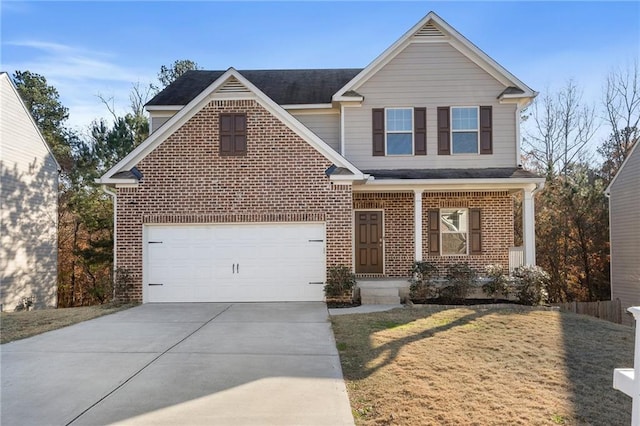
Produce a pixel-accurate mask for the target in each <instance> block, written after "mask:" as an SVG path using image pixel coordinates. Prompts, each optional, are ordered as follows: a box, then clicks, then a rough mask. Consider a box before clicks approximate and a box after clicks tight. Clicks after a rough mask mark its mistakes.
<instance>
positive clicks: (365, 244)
mask: <svg viewBox="0 0 640 426" xmlns="http://www.w3.org/2000/svg"><path fill="white" fill-rule="evenodd" d="M382 272H383V270H382V212H379V211H378V212H373V211H371V212H366V211H362V212H356V273H358V274H381V273H382Z"/></svg>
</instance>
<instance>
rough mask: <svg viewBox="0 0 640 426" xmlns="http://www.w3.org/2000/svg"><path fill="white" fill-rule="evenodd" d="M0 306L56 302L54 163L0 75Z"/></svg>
mask: <svg viewBox="0 0 640 426" xmlns="http://www.w3.org/2000/svg"><path fill="white" fill-rule="evenodd" d="M0 175H1V177H0V220H1V221H2V224H1V230H0V304H2V310H5V311H13V310H14V309H15V308H16V306H17V305H18V303H20V302H21V300H22V298H23V297H29V296H34V297H35V305H36V306H37V307H55V306H56V305H57V278H58V272H57V271H58V267H57V263H58V259H57V257H58V248H57V246H58V242H57V226H58V165H57V163H56V161H55V159H54V158H53V155H52V154H51V152H50V151H49V149H48V147H47V146H46V144H45V142H44V141H43V139H42V138H41V136H40V134H39V132H38V129H37V128H36V126H35V124H34V122H33V121H32V119H31V117H30V116H29V113H28V112H27V110H26V108H25V107H24V105H23V103H22V102H21V100H20V99H19V96H18V94H17V92H16V91H15V89H14V88H13V86H12V83H11V82H10V80H9V77H8V75H7V74H4V73H3V74H0Z"/></svg>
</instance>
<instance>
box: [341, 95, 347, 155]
mask: <svg viewBox="0 0 640 426" xmlns="http://www.w3.org/2000/svg"><path fill="white" fill-rule="evenodd" d="M340 155H342V156H343V157H344V105H343V104H342V103H341V104H340ZM345 158H346V157H345Z"/></svg>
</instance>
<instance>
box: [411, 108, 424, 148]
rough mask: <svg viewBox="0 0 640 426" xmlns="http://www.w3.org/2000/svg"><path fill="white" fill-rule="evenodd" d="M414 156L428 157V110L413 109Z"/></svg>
mask: <svg viewBox="0 0 640 426" xmlns="http://www.w3.org/2000/svg"><path fill="white" fill-rule="evenodd" d="M413 154H414V155H427V109H426V108H414V109H413Z"/></svg>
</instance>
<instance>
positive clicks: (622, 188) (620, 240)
mask: <svg viewBox="0 0 640 426" xmlns="http://www.w3.org/2000/svg"><path fill="white" fill-rule="evenodd" d="M609 208H610V212H609V214H610V216H611V218H610V223H611V228H610V233H611V298H612V299H613V300H615V299H616V298H617V299H620V304H621V306H622V309H623V313H622V318H623V322H624V323H625V324H628V325H632V323H633V318H632V317H631V315H630V314H627V311H626V309H627V308H628V307H630V306H640V149H637V148H636V149H634V150H633V152H632V153H631V155H630V156H629V158H628V159H627V161H626V162H625V164H624V166H623V167H622V168H621V169H620V171H619V172H618V175H617V177H616V179H615V181H614V182H613V184H612V185H611V188H610V199H609Z"/></svg>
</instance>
